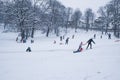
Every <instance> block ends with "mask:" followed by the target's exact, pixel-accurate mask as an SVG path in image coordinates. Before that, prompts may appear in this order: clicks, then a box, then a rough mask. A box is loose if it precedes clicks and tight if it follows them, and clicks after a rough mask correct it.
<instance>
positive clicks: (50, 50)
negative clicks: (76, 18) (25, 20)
mask: <svg viewBox="0 0 120 80" xmlns="http://www.w3.org/2000/svg"><path fill="white" fill-rule="evenodd" d="M94 33H96V32H92V31H91V32H87V33H86V32H84V31H80V32H78V33H76V34H75V38H74V39H71V35H73V32H71V33H69V34H68V35H66V36H65V38H66V37H70V41H69V44H68V45H65V44H64V42H65V40H64V41H62V42H60V41H59V38H58V37H49V38H46V37H44V36H39V35H36V36H35V43H33V44H30V41H28V42H27V43H25V44H23V43H16V42H15V38H16V36H17V33H0V80H120V76H119V75H120V71H119V68H120V42H115V40H116V39H115V38H113V37H112V39H111V40H108V39H107V36H106V35H103V38H102V39H100V35H101V33H99V32H98V33H96V34H97V37H96V39H94V41H95V42H96V44H93V49H88V50H85V48H86V46H87V45H85V46H83V49H84V50H83V52H81V53H76V54H74V53H73V51H74V50H76V49H77V48H78V46H79V43H80V42H81V41H83V43H85V42H86V41H87V40H88V39H89V38H91V37H92V36H93V34H94ZM36 34H38V33H36ZM54 40H56V42H57V43H56V44H53V41H54ZM59 43H63V44H62V45H60V44H59ZM28 46H30V47H31V49H32V52H30V53H29V52H28V53H27V52H25V49H26V48H27V47H28Z"/></svg>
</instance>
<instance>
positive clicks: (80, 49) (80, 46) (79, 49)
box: [73, 42, 83, 53]
mask: <svg viewBox="0 0 120 80" xmlns="http://www.w3.org/2000/svg"><path fill="white" fill-rule="evenodd" d="M82 45H83V43H82V42H81V43H80V45H79V48H78V49H77V50H76V51H73V53H77V52H81V51H82V50H83V48H82Z"/></svg>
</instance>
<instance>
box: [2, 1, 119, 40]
mask: <svg viewBox="0 0 120 80" xmlns="http://www.w3.org/2000/svg"><path fill="white" fill-rule="evenodd" d="M98 13H99V14H100V15H99V17H97V18H96V17H95V13H94V12H93V11H92V9H90V8H88V9H86V10H85V12H84V14H82V12H81V11H80V9H76V10H73V9H72V8H71V7H65V6H64V5H63V4H62V3H60V2H59V1H57V0H6V1H4V0H0V23H3V24H4V29H12V30H14V31H17V32H21V37H22V38H26V39H27V38H28V37H31V38H34V33H35V31H36V30H40V31H42V32H43V33H45V34H46V37H48V36H49V34H50V33H52V32H54V34H55V35H56V36H59V35H60V29H61V28H64V29H65V32H66V33H67V30H68V28H73V29H75V32H77V29H78V28H83V29H85V30H86V31H88V30H90V29H98V30H101V31H102V32H104V31H105V32H106V33H107V32H108V30H109V29H111V30H113V32H114V35H115V36H117V37H119V32H120V29H119V27H120V0H111V1H110V2H109V3H108V4H106V5H105V6H103V7H100V9H99V10H98Z"/></svg>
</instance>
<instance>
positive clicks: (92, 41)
mask: <svg viewBox="0 0 120 80" xmlns="http://www.w3.org/2000/svg"><path fill="white" fill-rule="evenodd" d="M95 38H96V34H94V36H93V38H90V39H89V40H88V41H87V42H86V43H85V44H83V42H80V44H79V47H78V49H77V50H76V51H73V53H77V52H81V51H82V50H83V47H82V46H84V45H87V47H86V50H87V49H88V48H90V49H92V43H94V44H95V41H94V40H93V39H95ZM63 39H64V36H60V41H62V40H63ZM72 39H74V35H72ZM108 39H111V34H110V33H109V34H108ZM68 42H69V37H67V38H66V39H65V44H68ZM54 44H56V41H55V40H54ZM26 52H31V48H30V47H28V48H27V49H26Z"/></svg>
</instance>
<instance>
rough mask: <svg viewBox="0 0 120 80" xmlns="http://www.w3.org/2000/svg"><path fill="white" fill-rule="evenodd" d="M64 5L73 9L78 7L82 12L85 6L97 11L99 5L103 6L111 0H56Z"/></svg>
mask: <svg viewBox="0 0 120 80" xmlns="http://www.w3.org/2000/svg"><path fill="white" fill-rule="evenodd" d="M58 1H60V2H61V3H62V4H63V5H65V6H66V7H72V8H73V9H76V8H79V9H80V10H81V11H82V12H84V11H85V9H86V8H91V9H92V10H93V12H95V13H97V10H98V9H99V7H101V6H104V5H105V4H107V3H108V2H109V1H111V0H58Z"/></svg>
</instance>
